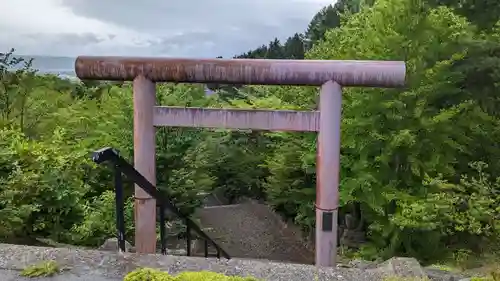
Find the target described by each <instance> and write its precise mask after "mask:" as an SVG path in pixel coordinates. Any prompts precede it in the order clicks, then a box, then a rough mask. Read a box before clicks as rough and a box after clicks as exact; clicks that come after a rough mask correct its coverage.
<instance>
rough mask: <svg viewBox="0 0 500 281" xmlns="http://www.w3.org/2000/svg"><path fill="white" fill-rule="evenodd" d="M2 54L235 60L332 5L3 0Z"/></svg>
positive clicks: (255, 0)
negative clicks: (229, 58) (238, 55)
mask: <svg viewBox="0 0 500 281" xmlns="http://www.w3.org/2000/svg"><path fill="white" fill-rule="evenodd" d="M0 3H1V7H2V8H1V9H0V52H2V51H6V50H8V49H10V48H11V47H14V48H16V51H17V52H16V53H18V54H26V55H53V56H71V57H73V56H77V55H84V54H86V55H137V56H180V57H216V56H218V55H222V56H224V57H231V56H233V55H236V54H240V53H243V52H244V51H247V50H249V49H253V48H255V47H258V46H259V45H262V44H265V43H268V41H270V40H271V39H273V38H274V37H278V38H286V37H288V36H290V35H292V34H293V33H295V32H301V31H303V30H305V28H306V27H307V24H308V22H309V21H310V19H311V18H312V16H313V15H314V14H315V13H316V12H317V11H319V10H320V9H321V8H322V7H323V6H325V5H328V4H330V3H332V1H331V0H330V1H328V0H0Z"/></svg>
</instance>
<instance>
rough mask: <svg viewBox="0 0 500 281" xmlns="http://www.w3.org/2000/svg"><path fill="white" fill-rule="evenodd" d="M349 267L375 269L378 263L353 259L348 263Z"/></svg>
mask: <svg viewBox="0 0 500 281" xmlns="http://www.w3.org/2000/svg"><path fill="white" fill-rule="evenodd" d="M348 265H349V267H351V268H357V269H361V270H365V269H373V268H375V267H377V263H376V262H373V261H365V260H352V261H349V263H348Z"/></svg>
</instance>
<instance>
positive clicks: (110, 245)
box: [99, 238, 132, 252]
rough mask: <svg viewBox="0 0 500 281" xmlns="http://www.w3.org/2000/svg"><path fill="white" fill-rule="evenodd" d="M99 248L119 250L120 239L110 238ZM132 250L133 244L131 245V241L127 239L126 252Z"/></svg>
mask: <svg viewBox="0 0 500 281" xmlns="http://www.w3.org/2000/svg"><path fill="white" fill-rule="evenodd" d="M99 250H101V251H112V252H118V251H119V248H118V239H117V238H108V239H106V241H104V243H103V244H102V245H101V247H99ZM131 250H132V245H130V243H129V242H127V241H125V252H131Z"/></svg>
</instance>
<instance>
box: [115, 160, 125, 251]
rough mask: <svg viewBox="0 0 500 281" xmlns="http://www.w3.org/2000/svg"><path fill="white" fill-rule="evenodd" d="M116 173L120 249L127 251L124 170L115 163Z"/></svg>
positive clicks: (117, 225) (117, 226) (117, 228)
mask: <svg viewBox="0 0 500 281" xmlns="http://www.w3.org/2000/svg"><path fill="white" fill-rule="evenodd" d="M113 167H114V173H115V175H114V176H115V205H116V230H117V239H118V249H120V251H122V252H125V215H124V207H123V184H122V172H121V170H120V168H119V167H118V165H116V164H115V163H113Z"/></svg>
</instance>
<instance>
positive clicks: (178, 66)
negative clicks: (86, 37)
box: [75, 56, 406, 87]
mask: <svg viewBox="0 0 500 281" xmlns="http://www.w3.org/2000/svg"><path fill="white" fill-rule="evenodd" d="M75 70H76V74H77V76H78V78H80V79H87V80H119V81H122V80H125V81H132V80H134V78H135V77H137V76H139V75H143V76H145V77H146V78H147V79H149V80H151V81H153V82H178V83H221V84H249V85H250V84H251V85H257V84H259V85H309V86H320V85H322V84H324V83H325V82H327V81H330V80H333V81H336V82H337V83H339V84H340V85H342V86H365V87H400V86H403V85H404V84H405V74H406V67H405V63H404V62H401V61H336V60H265V59H180V58H143V57H141V58H139V57H112V56H109V57H97V56H80V57H78V58H77V59H76V62H75Z"/></svg>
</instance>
